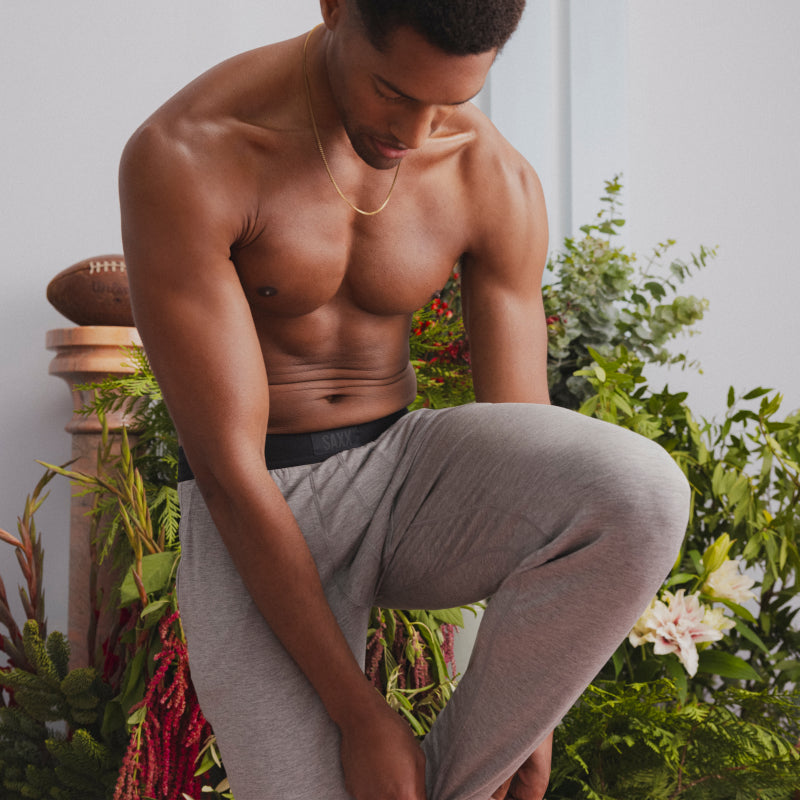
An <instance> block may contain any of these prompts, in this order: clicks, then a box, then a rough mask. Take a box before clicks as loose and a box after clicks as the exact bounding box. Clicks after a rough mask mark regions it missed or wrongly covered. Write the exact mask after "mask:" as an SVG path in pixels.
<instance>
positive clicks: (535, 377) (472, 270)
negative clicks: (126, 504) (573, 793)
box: [461, 154, 553, 800]
mask: <svg viewBox="0 0 800 800" xmlns="http://www.w3.org/2000/svg"><path fill="white" fill-rule="evenodd" d="M494 174H499V175H501V176H503V178H504V180H499V181H496V182H495V187H496V188H495V190H494V191H493V193H492V195H491V196H490V197H488V198H485V201H486V202H484V203H481V204H480V205H479V206H478V208H479V219H480V221H478V219H476V221H475V226H476V229H477V230H478V231H479V234H478V236H477V238H476V243H475V246H474V248H473V249H472V250H471V251H470V252H469V253H468V254H467V255H466V256H465V260H464V266H463V269H462V276H461V287H462V301H463V308H464V323H465V326H466V329H467V335H468V337H469V348H470V360H471V364H472V379H473V385H474V388H475V397H476V399H477V400H478V401H479V402H490V403H511V402H513V403H549V402H550V396H549V392H548V387H547V325H546V323H545V317H544V306H543V302H542V274H543V272H544V266H545V262H546V259H547V241H548V239H547V213H546V209H545V204H544V197H543V195H542V189H541V184H540V183H539V179H538V177H537V176H536V174H535V172H534V171H533V169H531V167H530V166H529V165H528V164H526V163H524V162H523V161H522V159H521V158H519V157H518V156H516V154H514V155H513V156H512V157H511V162H510V165H509V164H503V165H498V170H497V171H496V172H495V173H494ZM481 184H482V182H477V183H476V185H481ZM552 749H553V734H552V732H551V733H550V734H549V735H548V736H547V737H546V738H545V739H544V741H543V742H542V743H541V744H540V745H539V746H538V747H537V749H536V750H535V751H534V752H533V753H532V754H531V756H530V757H529V758H528V760H527V761H525V763H524V764H523V765H522V766H521V767H520V769H519V770H518V771H517V773H516V774H515V775H512V776H510V777H509V778H508V780H507V781H506V782H505V783H504V784H503V785H502V786H501V787H500V788H499V789H497V791H496V792H495V793H494V794H493V795H492V798H494V799H495V800H503V798H506V797H509V798H513V800H542V798H543V797H544V793H545V790H546V789H547V784H548V780H549V776H550V761H551V756H552Z"/></svg>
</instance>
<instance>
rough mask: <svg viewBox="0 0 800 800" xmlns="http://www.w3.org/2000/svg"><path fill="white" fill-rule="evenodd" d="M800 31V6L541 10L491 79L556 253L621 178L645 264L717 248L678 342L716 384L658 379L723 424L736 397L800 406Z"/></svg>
mask: <svg viewBox="0 0 800 800" xmlns="http://www.w3.org/2000/svg"><path fill="white" fill-rule="evenodd" d="M798 36H800V4H798V3H796V2H795V0H773V2H770V3H752V2H749V0H705V2H703V3H697V2H693V0H658V1H657V2H649V3H642V2H635V0H605V2H603V3H597V2H592V0H530V3H529V8H528V10H527V11H526V15H525V17H524V19H523V25H522V27H521V29H520V31H519V32H518V35H517V36H516V37H515V38H514V39H512V40H511V42H510V43H509V45H508V46H507V48H506V50H505V51H504V53H503V54H502V56H501V58H500V59H499V61H498V63H497V64H496V66H495V71H494V74H493V76H492V84H491V91H490V95H491V110H492V117H493V119H494V120H495V122H496V123H497V125H498V126H499V127H500V129H501V130H502V131H503V132H504V133H505V134H506V136H508V138H509V139H510V140H511V141H512V143H513V144H514V145H515V146H516V147H517V148H518V149H519V150H520V151H521V152H522V153H523V154H525V155H526V156H527V157H528V159H529V160H530V161H531V162H532V163H533V164H534V166H536V167H537V169H538V170H539V172H540V176H541V178H542V182H543V185H544V188H545V195H546V197H547V198H548V205H549V214H550V225H551V248H555V247H558V246H559V245H560V242H561V240H562V238H563V236H564V235H565V234H575V233H577V228H578V226H580V225H582V224H584V223H586V222H589V221H591V219H592V218H593V215H594V212H595V211H596V210H597V209H598V207H599V204H598V201H597V198H598V197H599V195H600V194H601V191H602V188H603V180H605V179H608V178H611V177H613V175H614V174H616V173H620V172H621V173H622V174H623V183H624V186H625V191H624V200H625V207H624V209H623V213H624V216H625V217H626V219H627V220H628V225H627V226H626V229H625V230H626V232H625V235H624V239H625V241H626V242H627V243H628V244H629V245H630V246H631V247H632V248H633V249H634V250H635V251H636V252H638V253H639V254H640V255H642V256H644V255H646V254H647V253H648V252H649V250H650V249H651V247H652V246H653V245H655V244H656V243H658V242H661V241H664V240H666V239H669V238H672V239H676V240H677V245H676V247H675V248H674V249H673V251H672V252H673V253H674V255H676V256H680V257H684V258H685V257H687V256H688V255H689V253H690V252H692V251H697V250H698V249H699V246H700V245H701V244H705V245H708V246H718V248H719V251H718V253H719V254H718V257H717V259H716V260H715V261H714V262H713V264H712V266H711V267H709V268H708V269H707V270H706V271H705V273H703V274H701V275H700V276H699V277H697V278H695V279H693V280H692V281H691V282H690V283H689V284H687V285H686V286H685V287H684V292H685V293H689V294H695V295H697V296H700V297H706V298H708V300H709V301H710V310H709V312H708V313H707V316H706V319H705V320H703V322H702V323H701V325H700V326H699V330H700V331H701V335H700V336H697V337H693V338H691V339H688V340H683V341H681V342H680V344H679V345H678V346H680V347H683V348H684V349H686V350H687V351H688V353H689V354H690V355H691V356H692V357H693V358H697V359H699V361H700V362H701V364H702V366H703V370H704V372H703V374H698V373H696V372H680V371H677V370H670V371H663V370H660V371H657V370H654V371H653V376H654V378H653V379H654V381H656V382H657V383H659V384H661V383H663V382H668V383H669V384H670V386H671V387H672V388H674V389H676V390H677V389H680V390H687V391H689V392H690V395H689V400H690V405H691V407H692V409H693V410H695V411H696V413H699V414H702V415H703V416H706V417H712V416H715V415H718V414H719V413H720V412H722V411H723V409H724V402H725V395H726V393H727V388H728V386H729V385H731V384H732V385H734V386H735V387H736V388H737V389H738V390H741V391H742V392H743V391H745V390H747V389H750V388H753V387H754V386H757V385H766V386H771V387H775V388H776V389H779V390H781V391H782V392H783V393H784V395H785V404H784V405H785V410H786V411H787V412H788V411H789V410H790V409H794V408H797V407H798V406H800V375H799V374H798V373H797V371H796V370H793V369H792V368H791V367H792V365H793V360H794V359H793V357H792V353H791V347H792V345H793V344H794V343H795V342H797V341H798V339H800V314H798V313H797V310H796V303H797V299H798V296H800V264H798V257H797V248H796V245H795V236H796V231H797V219H798V217H799V216H800V201H799V200H798V191H797V187H798V185H800V148H799V147H798V134H797V131H798V130H800V92H798V89H797V76H798V74H800V51H799V50H798V48H797V46H796V42H797V41H798Z"/></svg>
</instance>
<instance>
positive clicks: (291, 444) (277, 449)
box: [178, 408, 408, 483]
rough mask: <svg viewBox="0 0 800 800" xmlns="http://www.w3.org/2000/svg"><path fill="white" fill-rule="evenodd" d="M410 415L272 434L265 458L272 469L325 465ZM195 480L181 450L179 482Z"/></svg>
mask: <svg viewBox="0 0 800 800" xmlns="http://www.w3.org/2000/svg"><path fill="white" fill-rule="evenodd" d="M407 413H408V409H407V408H401V409H400V411H395V412H394V414H389V415H388V416H386V417H381V418H380V419H376V420H373V421H372V422H364V423H362V424H360V425H347V426H346V427H344V428H331V429H330V430H327V431H314V432H312V433H272V434H270V435H269V436H267V441H266V444H265V446H264V454H265V455H266V458H267V468H268V469H282V468H283V467H299V466H301V465H302V464H316V463H318V462H320V461H325V459H326V458H330V457H331V456H332V455H335V454H336V453H341V452H342V451H343V450H352V449H353V448H354V447H361V446H362V445H365V444H368V443H369V442H372V441H375V439H377V438H378V437H379V436H380V435H381V434H382V433H383V432H384V431H386V430H388V429H389V428H391V427H392V425H394V423H395V422H397V420H399V419H400V418H401V417H402V416H404V415H405V414H407ZM192 478H194V473H193V472H192V468H191V467H190V466H189V462H188V461H187V460H186V454H185V453H184V452H183V448H179V450H178V482H179V483H180V482H181V481H188V480H191V479H192Z"/></svg>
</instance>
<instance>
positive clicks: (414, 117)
mask: <svg viewBox="0 0 800 800" xmlns="http://www.w3.org/2000/svg"><path fill="white" fill-rule="evenodd" d="M447 116H448V114H447V112H446V111H445V110H444V109H442V108H441V107H440V106H425V105H420V106H419V107H417V108H413V109H408V108H406V109H404V111H403V114H402V115H399V116H398V117H397V119H395V120H394V124H393V125H392V126H391V132H392V136H394V137H395V138H396V139H397V140H398V142H400V143H401V144H402V145H403V147H407V148H408V149H409V150H416V149H418V148H420V147H422V145H423V144H425V142H426V141H427V140H428V139H429V138H430V136H431V134H432V133H434V131H436V129H437V128H438V127H439V126H440V125H441V124H442V122H443V121H444V119H445V118H446V117H447Z"/></svg>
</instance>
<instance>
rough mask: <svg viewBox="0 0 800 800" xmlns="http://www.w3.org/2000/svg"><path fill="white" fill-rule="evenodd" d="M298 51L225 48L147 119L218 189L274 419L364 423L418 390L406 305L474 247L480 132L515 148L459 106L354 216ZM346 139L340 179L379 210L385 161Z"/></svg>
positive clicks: (312, 425)
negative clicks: (368, 160) (311, 113)
mask: <svg viewBox="0 0 800 800" xmlns="http://www.w3.org/2000/svg"><path fill="white" fill-rule="evenodd" d="M300 53H301V50H300V40H292V41H289V42H284V43H281V44H278V45H273V46H268V47H265V48H261V49H260V50H256V51H252V52H250V53H246V54H243V55H242V56H238V57H236V58H235V59H231V60H230V61H228V62H225V63H224V64H222V65H220V66H219V67H217V68H215V69H214V70H211V71H210V72H209V73H206V74H205V75H203V76H201V77H200V78H198V79H197V80H196V81H195V82H194V83H193V84H190V86H189V87H187V88H186V89H185V90H183V91H182V92H180V93H179V94H178V95H176V96H175V97H174V98H173V99H172V100H170V101H169V102H168V103H167V104H166V105H165V106H164V107H163V108H162V109H160V110H159V112H157V113H156V115H155V116H154V118H153V119H154V120H155V122H156V124H162V125H163V126H164V128H165V130H167V131H168V134H169V135H172V136H175V137H177V138H179V139H181V140H182V142H183V144H184V146H185V147H188V148H191V149H192V150H194V151H196V152H197V153H198V157H199V158H202V159H204V160H205V161H206V162H207V169H209V170H214V171H215V173H218V174H219V175H221V180H222V181H223V183H224V184H225V186H226V187H227V188H228V191H227V193H226V196H225V197H223V198H221V200H220V204H219V205H220V214H221V215H223V216H224V217H225V224H226V225H227V229H229V230H230V231H235V235H234V234H232V235H231V237H230V238H231V241H230V243H229V244H230V259H231V261H232V262H233V264H234V266H235V268H236V272H237V274H238V277H239V280H240V282H241V285H242V287H243V290H244V293H245V296H246V298H247V301H248V303H249V306H250V310H251V313H252V316H253V321H254V324H255V327H256V331H257V334H258V337H259V341H260V344H261V349H262V353H263V356H264V363H265V366H266V370H267V376H268V380H269V384H270V412H269V419H270V421H269V430H270V432H273V433H283V432H290V431H291V432H301V431H304V430H321V429H326V428H334V427H339V426H342V425H350V424H354V423H357V422H363V421H366V420H368V419H375V418H378V417H381V416H384V415H385V414H389V413H391V412H393V411H396V410H397V409H398V408H400V407H403V406H405V405H407V404H408V403H409V402H411V401H412V400H413V398H414V396H415V386H416V381H415V377H414V372H413V368H412V367H411V365H410V363H409V359H408V335H409V322H410V318H411V315H412V314H413V312H414V311H415V310H417V309H418V308H420V307H421V306H423V305H424V304H425V303H426V302H427V301H428V300H429V299H430V298H431V296H432V295H433V294H434V293H435V292H436V291H438V290H439V289H441V288H442V286H443V285H444V283H445V282H446V280H447V278H448V276H449V274H450V272H451V270H452V268H453V265H454V264H455V262H456V261H457V260H458V259H459V257H461V256H462V255H464V254H468V252H469V250H470V245H471V241H472V237H473V236H474V227H475V225H476V220H477V211H476V209H480V199H481V189H480V185H479V184H477V185H476V182H475V175H476V172H477V171H478V169H479V168H478V167H477V166H476V163H475V162H476V161H477V160H478V159H479V158H480V157H481V155H482V153H481V151H480V150H479V142H480V140H481V137H483V138H484V139H485V138H486V137H489V138H493V139H496V140H498V141H499V142H502V145H503V147H504V148H505V149H506V150H509V151H510V148H508V146H507V145H506V144H505V142H504V141H503V140H502V138H501V137H500V136H499V134H497V133H496V132H495V131H494V129H493V128H492V127H491V125H490V124H489V123H488V122H487V121H486V120H485V118H483V116H482V115H481V114H480V112H478V111H477V110H476V109H475V108H474V107H473V106H471V105H470V104H468V105H467V106H464V107H463V109H460V110H459V111H458V113H457V114H455V115H454V116H453V117H452V118H451V119H450V120H448V122H447V123H446V125H445V126H444V127H443V128H442V129H441V130H440V131H437V133H436V134H435V135H434V136H433V137H432V138H431V139H430V140H429V142H428V143H426V145H425V146H424V147H423V148H422V149H421V150H419V151H415V152H414V153H412V154H411V155H410V156H409V157H408V158H407V159H406V160H405V161H404V162H403V164H402V166H401V168H400V172H399V175H398V180H397V184H396V187H395V190H394V192H393V194H392V196H391V198H390V201H389V204H388V205H387V207H386V209H385V210H384V211H382V212H381V213H380V214H377V215H374V216H361V215H359V214H357V213H355V212H354V211H353V210H352V209H351V208H350V206H349V205H348V204H347V203H346V202H345V201H344V200H343V199H342V198H341V197H340V196H339V195H338V194H337V192H336V190H335V188H334V186H333V184H332V182H331V180H330V179H329V177H328V174H327V173H326V171H325V167H324V165H323V163H322V159H321V157H320V154H319V152H318V150H317V146H316V143H315V140H314V135H313V130H312V127H311V125H310V120H309V118H308V114H307V110H306V106H305V99H304V97H303V94H302V83H301V81H300V73H299V67H300ZM323 135H324V131H323ZM493 144H497V142H493ZM348 146H349V145H348V143H347V142H346V140H341V139H340V140H338V141H336V140H334V141H332V142H331V143H329V145H328V147H327V148H326V149H327V150H328V159H329V162H330V164H331V169H332V170H333V171H335V170H339V172H338V175H337V183H338V184H339V185H340V186H341V187H342V191H343V192H344V193H345V194H346V195H347V196H348V198H349V199H350V200H351V201H352V202H353V203H354V204H356V205H359V206H361V207H365V208H375V207H377V206H378V205H380V202H381V201H382V199H383V198H384V197H385V196H386V193H387V191H388V190H389V187H390V185H391V181H392V177H393V171H392V170H387V171H380V170H375V169H372V168H370V167H369V166H367V165H366V164H363V163H361V162H355V163H354V161H353V159H352V157H350V156H351V154H350V153H345V152H344V151H345V150H346V148H347V147H348ZM491 169H492V165H491V164H489V165H484V166H481V167H480V170H482V171H483V172H485V173H488V172H489V171H490V170H491ZM492 177H493V178H496V177H497V175H496V174H495V175H493V176H492Z"/></svg>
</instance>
